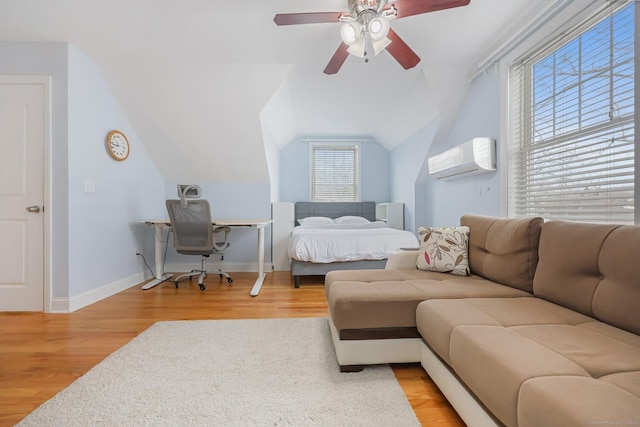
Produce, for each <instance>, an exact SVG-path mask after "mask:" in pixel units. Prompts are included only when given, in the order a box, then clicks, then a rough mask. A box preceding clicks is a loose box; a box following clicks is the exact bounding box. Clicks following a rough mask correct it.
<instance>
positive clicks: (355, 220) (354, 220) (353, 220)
mask: <svg viewBox="0 0 640 427" xmlns="http://www.w3.org/2000/svg"><path fill="white" fill-rule="evenodd" d="M370 222H371V221H369V220H368V219H367V218H364V217H361V216H350V215H346V216H341V217H338V218H336V224H368V223H370Z"/></svg>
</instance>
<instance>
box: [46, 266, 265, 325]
mask: <svg viewBox="0 0 640 427" xmlns="http://www.w3.org/2000/svg"><path fill="white" fill-rule="evenodd" d="M198 266H199V265H198V263H195V264H194V263H170V264H167V265H166V266H165V271H167V272H182V271H191V269H193V268H197V267H198ZM207 268H220V269H222V270H224V271H227V272H238V273H243V272H250V273H252V272H256V273H257V272H258V263H257V262H254V263H233V262H224V263H216V262H210V263H207ZM264 271H265V272H271V271H273V265H272V264H271V263H268V262H265V263H264ZM150 278H151V274H150V273H149V272H148V271H145V272H140V273H136V274H133V275H131V276H129V277H125V278H124V279H120V280H117V281H115V282H113V283H109V284H107V285H104V286H102V287H100V288H98V289H93V290H91V291H87V292H85V293H82V294H80V295H76V296H73V297H70V298H56V297H54V298H52V299H51V311H49V313H73V312H74V311H77V310H80V309H81V308H84V307H87V306H89V305H91V304H93V303H96V302H98V301H101V300H103V299H105V298H108V297H110V296H113V295H115V294H117V293H118V292H122V291H124V290H126V289H129V288H130V287H132V286H135V285H138V284H140V283H142V282H144V281H145V280H148V279H150Z"/></svg>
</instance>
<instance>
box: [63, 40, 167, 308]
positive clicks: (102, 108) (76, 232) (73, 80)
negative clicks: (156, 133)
mask: <svg viewBox="0 0 640 427" xmlns="http://www.w3.org/2000/svg"><path fill="white" fill-rule="evenodd" d="M68 114H69V170H68V186H69V189H68V193H69V236H68V238H69V296H71V297H73V296H77V295H80V294H82V293H85V292H89V291H92V290H95V289H98V288H100V287H101V286H105V285H108V284H111V283H113V282H116V281H118V280H121V279H123V278H127V277H129V276H133V275H135V274H136V273H139V272H141V271H144V268H145V267H144V264H143V262H142V260H141V258H140V257H137V256H136V255H135V248H143V249H144V251H145V253H146V254H149V256H147V258H148V261H149V262H150V264H151V265H153V255H152V254H153V232H152V231H151V228H150V227H149V226H146V225H144V224H143V223H142V221H143V220H144V219H149V218H158V217H162V215H163V213H164V204H163V196H164V180H163V178H162V176H161V175H160V173H159V171H158V170H157V168H156V167H155V165H154V164H153V162H152V161H151V158H150V157H149V155H148V154H147V152H146V151H145V149H144V146H143V144H142V141H141V140H140V138H138V136H137V134H136V132H135V129H133V127H132V125H131V123H129V121H128V119H127V116H126V114H125V113H124V112H123V111H122V109H121V107H120V105H119V104H118V102H117V101H116V100H115V98H114V97H113V95H112V94H111V92H110V90H109V88H108V86H107V84H106V83H105V82H104V80H103V79H102V77H101V76H100V73H99V71H98V70H97V68H96V67H95V65H94V63H93V62H92V60H91V59H90V58H89V57H88V56H87V55H86V54H85V53H84V52H82V51H80V50H79V49H78V48H76V47H74V46H73V45H69V113H68ZM112 129H118V130H121V131H122V132H124V134H125V135H126V136H127V139H128V140H129V143H130V145H131V154H130V155H129V158H128V159H127V160H125V161H123V162H118V161H115V160H113V159H112V158H111V157H109V156H108V154H107V150H106V148H105V137H106V135H107V134H108V133H109V131H110V130H112ZM84 180H91V181H94V182H95V193H85V192H84V188H83V182H84Z"/></svg>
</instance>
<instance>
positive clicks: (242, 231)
mask: <svg viewBox="0 0 640 427" xmlns="http://www.w3.org/2000/svg"><path fill="white" fill-rule="evenodd" d="M177 184H178V183H176V182H169V183H167V184H166V187H165V194H164V197H165V198H166V199H177V198H178V193H177ZM180 184H198V185H199V186H200V187H201V188H202V198H204V199H207V200H208V201H209V204H210V205H211V216H212V217H213V218H214V219H216V218H217V219H252V220H268V219H270V218H271V199H270V189H269V184H268V183H267V184H261V183H256V184H248V183H247V184H245V183H239V182H227V183H219V182H216V183H206V182H181V183H180ZM167 216H168V214H167V213H166V208H164V214H163V217H165V218H166V217H167ZM229 241H230V242H231V246H230V247H229V248H228V249H226V250H225V252H224V260H225V262H226V263H228V264H247V263H248V264H254V263H256V262H257V232H256V230H255V229H249V228H234V229H233V230H232V231H231V235H230V236H229ZM270 242H271V228H270V227H267V228H266V230H265V262H270V260H271V245H270ZM176 262H179V263H193V262H194V257H192V256H185V255H180V254H177V253H176V252H175V249H174V248H173V246H172V245H171V243H170V244H169V247H168V250H167V263H176ZM197 262H198V261H197V260H196V263H197ZM230 271H233V270H230Z"/></svg>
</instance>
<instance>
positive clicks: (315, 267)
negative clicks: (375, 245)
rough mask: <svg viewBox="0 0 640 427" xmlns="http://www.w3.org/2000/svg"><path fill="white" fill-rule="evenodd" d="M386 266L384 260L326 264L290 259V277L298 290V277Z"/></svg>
mask: <svg viewBox="0 0 640 427" xmlns="http://www.w3.org/2000/svg"><path fill="white" fill-rule="evenodd" d="M386 264H387V260H386V259H379V260H361V261H345V262H332V263H326V264H324V263H315V262H306V261H298V260H295V259H292V260H291V275H292V276H293V278H294V280H295V286H296V288H299V287H300V276H324V275H325V274H327V273H328V272H330V271H333V270H365V269H383V268H384V267H385V265H386Z"/></svg>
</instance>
